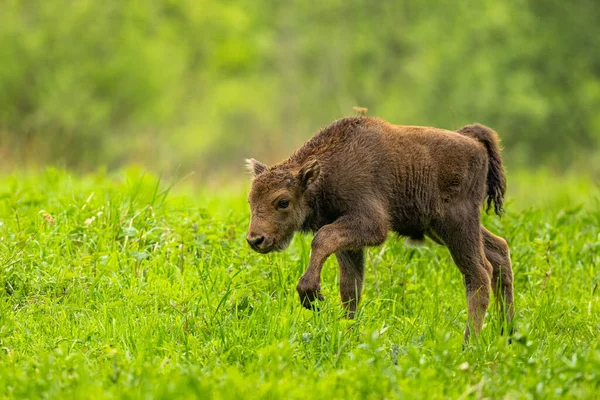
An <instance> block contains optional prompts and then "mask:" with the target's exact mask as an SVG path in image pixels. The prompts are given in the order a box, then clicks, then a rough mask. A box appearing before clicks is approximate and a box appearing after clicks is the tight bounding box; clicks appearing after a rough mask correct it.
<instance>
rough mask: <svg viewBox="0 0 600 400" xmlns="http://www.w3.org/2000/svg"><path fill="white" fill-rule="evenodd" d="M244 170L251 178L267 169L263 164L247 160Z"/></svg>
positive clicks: (250, 159)
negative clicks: (246, 170) (245, 169)
mask: <svg viewBox="0 0 600 400" xmlns="http://www.w3.org/2000/svg"><path fill="white" fill-rule="evenodd" d="M246 168H247V169H248V172H250V174H252V175H253V176H256V175H260V174H262V173H263V172H265V171H266V170H267V169H268V167H267V166H266V165H265V164H263V163H261V162H260V161H256V160H255V159H254V158H249V159H247V160H246Z"/></svg>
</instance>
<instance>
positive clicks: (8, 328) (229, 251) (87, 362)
mask: <svg viewBox="0 0 600 400" xmlns="http://www.w3.org/2000/svg"><path fill="white" fill-rule="evenodd" d="M509 185H510V186H509V187H510V188H511V189H512V190H511V193H510V201H509V204H508V205H507V214H506V215H505V216H504V217H503V218H502V219H498V218H495V217H491V216H490V217H487V216H486V217H485V224H486V225H487V226H488V228H490V229H491V230H492V231H493V232H496V233H498V234H500V235H502V236H503V237H505V238H506V239H507V240H508V242H509V244H510V246H511V249H512V259H513V263H514V271H515V289H516V310H517V316H516V324H517V325H516V333H515V337H514V340H513V343H512V344H511V345H508V344H507V341H506V338H503V337H501V336H500V335H499V331H500V327H499V326H498V323H497V321H498V318H497V315H496V313H495V312H494V311H491V312H490V314H488V317H487V318H486V326H485V327H484V330H483V333H482V335H481V336H480V337H479V338H478V339H477V340H474V341H473V342H472V343H471V344H470V345H469V346H468V347H467V348H466V349H465V350H463V348H462V334H463V328H464V324H465V320H466V310H465V307H466V306H465V303H466V301H465V298H464V289H463V285H462V281H461V276H460V274H459V272H458V270H457V268H456V267H455V266H454V264H453V263H452V262H451V259H450V257H449V255H448V252H447V251H446V250H445V249H444V248H442V247H440V246H437V245H433V244H429V245H428V246H427V247H422V248H418V249H409V248H406V247H405V246H404V245H403V243H402V240H401V239H391V240H389V241H388V242H387V243H386V244H385V245H384V246H382V247H381V248H375V249H372V250H370V251H369V256H368V266H367V276H366V285H365V295H364V302H363V304H362V307H361V310H360V315H359V318H358V320H357V321H356V322H348V321H345V320H343V319H341V318H340V316H341V306H340V301H339V298H338V294H337V288H338V282H337V280H338V275H337V266H336V264H335V261H334V260H330V261H328V262H327V264H326V266H325V268H324V274H323V291H324V295H325V297H326V300H325V302H324V304H322V305H321V309H322V310H321V312H319V313H313V312H311V311H308V310H304V309H303V308H301V307H300V305H299V302H298V299H297V295H296V293H295V285H296V282H297V280H298V278H299V277H300V276H301V274H302V272H303V270H304V268H305V266H306V265H307V261H308V254H309V248H310V246H309V244H310V238H309V237H306V236H297V237H296V238H295V239H294V242H293V244H292V246H291V248H290V249H289V250H288V251H286V252H285V253H281V254H274V255H267V256H261V255H258V254H255V253H253V252H251V251H250V250H249V249H248V248H247V246H246V244H245V240H244V236H245V230H246V227H247V223H248V214H249V213H248V209H247V205H246V202H245V191H244V188H243V187H238V188H234V189H231V188H230V189H226V188H221V189H219V190H216V191H215V190H205V191H201V192H195V191H194V190H192V189H184V188H183V186H182V185H180V186H176V187H175V189H174V191H176V192H177V193H170V191H169V186H168V185H167V184H165V183H159V182H158V180H157V179H156V178H155V177H152V176H148V175H146V176H144V175H143V174H142V173H141V172H140V171H138V170H128V171H125V172H123V173H121V174H119V175H117V176H107V175H105V174H102V173H99V174H97V175H91V176H87V177H83V178H75V177H72V176H69V175H68V174H66V173H64V172H62V171H57V170H53V169H49V170H47V171H46V172H44V173H37V174H35V173H33V174H25V173H23V174H16V175H15V176H13V177H4V178H2V180H1V181H0V266H1V269H0V318H1V320H0V396H3V397H7V398H139V397H143V398H165V399H173V398H196V397H200V398H286V399H287V398H302V399H306V398H317V399H320V398H331V399H333V398H373V399H382V398H396V397H398V398H427V399H430V398H483V397H487V398H540V399H545V398H552V397H558V396H559V395H562V396H567V397H583V398H595V397H597V395H598V392H599V391H600V337H599V336H600V335H599V332H600V289H598V284H599V282H600V267H599V265H600V202H599V201H598V190H597V189H595V188H594V186H593V185H592V184H591V183H590V182H589V181H586V180H585V179H578V178H574V177H571V178H564V179H560V180H558V179H557V178H555V179H553V178H552V176H551V175H549V174H543V173H542V174H536V175H532V174H514V175H511V176H509ZM48 215H49V216H51V218H50V217H48Z"/></svg>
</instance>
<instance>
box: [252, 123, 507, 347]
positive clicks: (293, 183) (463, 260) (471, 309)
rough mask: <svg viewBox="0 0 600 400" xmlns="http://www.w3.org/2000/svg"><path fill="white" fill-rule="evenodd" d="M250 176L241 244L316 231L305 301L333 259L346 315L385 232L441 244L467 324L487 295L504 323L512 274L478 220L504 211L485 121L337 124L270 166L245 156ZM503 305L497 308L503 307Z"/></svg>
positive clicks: (282, 244)
mask: <svg viewBox="0 0 600 400" xmlns="http://www.w3.org/2000/svg"><path fill="white" fill-rule="evenodd" d="M248 167H249V169H250V171H251V172H252V174H253V175H254V178H253V180H252V188H251V190H250V194H249V198H248V201H249V204H250V209H251V213H252V218H251V222H250V227H249V230H248V235H247V240H248V243H249V244H250V246H251V247H252V248H253V249H254V250H256V251H257V252H259V253H268V252H271V251H274V250H276V251H278V250H283V249H285V248H286V247H287V246H288V244H289V243H290V241H291V239H292V237H293V235H294V232H297V231H304V232H309V231H311V232H315V233H316V234H315V236H314V239H313V241H312V251H311V255H310V263H309V265H308V268H307V269H306V272H305V273H304V275H303V276H302V278H300V281H299V283H298V286H297V290H298V293H299V295H300V300H301V302H302V305H303V306H305V307H307V308H311V303H312V302H313V301H314V300H315V299H316V298H322V296H321V294H320V281H321V269H322V267H323V263H324V262H325V260H326V259H327V257H329V256H330V255H331V254H335V256H336V258H337V260H338V264H339V267H340V293H341V297H342V302H343V304H344V306H345V307H346V308H347V315H348V317H350V318H353V317H354V314H355V312H356V307H357V304H358V302H359V301H360V296H361V291H362V285H363V275H364V261H365V260H364V259H365V250H364V248H365V247H368V246H378V245H380V244H382V243H383V242H384V241H385V240H386V237H387V234H388V232H389V231H393V232H395V233H397V234H399V235H402V236H407V237H409V238H411V239H415V240H423V239H424V237H425V236H428V237H430V238H431V239H433V240H434V241H435V242H437V243H440V244H443V245H445V246H447V247H448V249H449V250H450V253H451V254H452V258H453V259H454V262H455V263H456V265H457V266H458V268H459V270H460V272H461V273H462V275H463V277H464V283H465V286H466V292H467V302H468V321H467V328H466V330H465V340H467V339H468V337H469V327H472V329H473V330H474V333H475V334H477V333H478V332H479V331H480V329H481V327H482V325H483V320H484V317H485V313H486V310H487V307H488V303H489V292H490V289H493V290H494V291H495V292H496V296H497V298H498V299H504V301H505V303H504V306H505V308H504V310H505V312H506V318H507V321H508V322H509V323H510V321H511V319H512V316H513V313H514V309H513V273H512V268H511V262H510V257H509V249H508V245H507V244H506V241H505V240H504V239H502V238H500V237H498V236H495V235H494V234H492V233H490V232H489V231H488V230H486V229H485V228H484V227H483V226H482V225H481V223H480V209H481V205H482V204H483V203H484V201H485V199H486V197H487V208H488V209H489V208H490V207H491V206H493V207H494V210H495V212H496V214H498V215H500V214H501V213H502V202H503V197H504V192H505V189H506V178H505V175H504V170H503V167H502V159H501V157H500V149H499V147H498V138H497V135H496V133H495V132H494V131H493V130H491V129H490V128H487V127H485V126H483V125H479V124H475V125H469V126H465V127H463V128H461V129H459V130H458V131H457V132H453V131H447V130H443V129H436V128H427V127H416V126H397V125H391V124H389V123H387V122H386V121H383V120H381V119H377V118H369V117H356V118H343V119H340V120H338V121H335V122H334V123H333V124H331V125H330V126H328V127H327V128H325V129H323V130H321V131H320V132H319V133H318V134H317V135H315V136H314V137H313V138H312V139H311V140H309V141H308V142H307V143H306V144H304V146H302V147H301V148H300V149H299V150H297V151H296V152H295V153H294V154H293V155H292V156H291V157H290V158H289V159H287V160H285V161H283V162H281V163H279V164H277V165H275V166H273V167H267V166H266V165H264V164H262V163H260V162H258V161H256V160H253V159H252V160H248ZM500 304H502V303H500Z"/></svg>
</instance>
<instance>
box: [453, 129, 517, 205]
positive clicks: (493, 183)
mask: <svg viewBox="0 0 600 400" xmlns="http://www.w3.org/2000/svg"><path fill="white" fill-rule="evenodd" d="M457 132H458V133H460V134H462V135H465V136H468V137H470V138H473V139H475V140H477V141H479V142H481V143H482V144H483V145H484V146H485V148H486V150H487V152H488V156H489V166H488V175H487V206H486V212H488V211H489V210H490V208H492V205H493V206H494V212H495V213H496V214H497V215H498V216H501V215H502V213H503V212H504V208H503V203H504V194H505V193H506V175H505V173H504V166H503V165H502V156H501V155H500V150H501V149H500V140H499V139H498V134H497V133H496V132H495V131H494V130H493V129H491V128H488V127H487V126H484V125H481V124H473V125H467V126H463V127H462V128H460V129H459V130H458V131H457Z"/></svg>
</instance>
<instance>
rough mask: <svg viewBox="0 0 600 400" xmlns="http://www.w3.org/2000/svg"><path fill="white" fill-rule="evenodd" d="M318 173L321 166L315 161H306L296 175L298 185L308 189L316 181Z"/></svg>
mask: <svg viewBox="0 0 600 400" xmlns="http://www.w3.org/2000/svg"><path fill="white" fill-rule="evenodd" d="M320 173H321V166H320V165H319V162H318V161H317V160H309V161H307V162H306V163H305V164H304V165H303V166H302V168H300V172H299V173H298V178H299V179H300V183H301V184H302V186H303V187H304V189H306V188H308V187H309V186H310V185H311V184H312V183H313V182H314V181H316V180H317V178H318V177H319V174H320Z"/></svg>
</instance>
